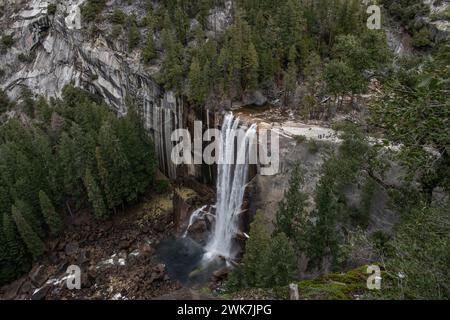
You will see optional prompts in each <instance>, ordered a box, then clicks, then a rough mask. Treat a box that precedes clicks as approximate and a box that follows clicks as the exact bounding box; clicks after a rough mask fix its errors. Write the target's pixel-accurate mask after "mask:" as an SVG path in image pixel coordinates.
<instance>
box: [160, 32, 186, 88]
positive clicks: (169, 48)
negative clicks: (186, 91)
mask: <svg viewBox="0 0 450 320" xmlns="http://www.w3.org/2000/svg"><path fill="white" fill-rule="evenodd" d="M162 38H163V44H164V48H165V56H164V60H163V65H162V71H161V81H162V82H163V83H164V86H165V88H166V89H169V90H176V91H178V92H179V91H180V90H181V82H182V79H183V55H182V54H183V47H182V45H181V43H179V42H178V41H176V40H175V38H174V35H173V32H172V31H171V30H168V29H165V30H163V35H162Z"/></svg>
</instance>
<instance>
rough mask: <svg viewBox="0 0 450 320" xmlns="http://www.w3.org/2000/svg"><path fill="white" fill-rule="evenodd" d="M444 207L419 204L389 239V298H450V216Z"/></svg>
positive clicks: (386, 290) (386, 294)
mask: <svg viewBox="0 0 450 320" xmlns="http://www.w3.org/2000/svg"><path fill="white" fill-rule="evenodd" d="M449 212H450V211H449V207H448V204H446V205H444V206H443V207H428V206H427V205H423V204H422V205H421V206H417V207H416V208H414V209H413V211H412V212H411V213H410V216H409V217H408V218H407V219H406V220H405V221H404V222H403V223H402V224H401V225H400V227H399V230H398V232H397V234H396V235H395V238H394V239H393V240H392V242H391V243H390V245H391V247H392V248H393V254H392V255H391V256H388V257H387V259H386V272H387V273H388V277H387V278H386V279H385V280H386V281H385V282H384V287H383V290H381V291H380V292H379V294H376V295H375V296H374V297H381V298H388V299H445V300H447V299H449V297H450V286H449V284H450V273H449V270H448V266H449V263H450V254H449V250H448V248H449V245H450V224H449V221H450V219H449V218H450V217H449Z"/></svg>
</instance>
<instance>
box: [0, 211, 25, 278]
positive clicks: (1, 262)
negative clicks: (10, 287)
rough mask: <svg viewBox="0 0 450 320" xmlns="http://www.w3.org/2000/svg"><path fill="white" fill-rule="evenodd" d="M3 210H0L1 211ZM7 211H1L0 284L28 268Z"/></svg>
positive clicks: (22, 245)
mask: <svg viewBox="0 0 450 320" xmlns="http://www.w3.org/2000/svg"><path fill="white" fill-rule="evenodd" d="M3 210H5V209H4V208H2V211H3ZM8 212H9V211H3V216H2V221H1V226H2V228H1V229H0V240H1V241H0V249H2V250H0V257H1V258H2V259H0V283H2V284H3V283H6V282H8V281H10V280H13V279H14V278H16V277H17V276H19V275H21V274H22V273H24V272H26V271H27V269H28V268H29V267H30V261H29V259H28V257H27V253H26V248H25V246H24V244H23V242H22V240H21V238H20V235H19V233H18V231H17V227H16V225H15V224H14V221H13V220H12V218H11V216H10V214H9V213H8Z"/></svg>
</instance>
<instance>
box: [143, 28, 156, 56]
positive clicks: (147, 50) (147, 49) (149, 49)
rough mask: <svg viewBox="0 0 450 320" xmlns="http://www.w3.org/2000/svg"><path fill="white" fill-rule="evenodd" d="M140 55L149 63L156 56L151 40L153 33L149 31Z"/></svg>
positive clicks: (153, 43) (153, 42)
mask: <svg viewBox="0 0 450 320" xmlns="http://www.w3.org/2000/svg"><path fill="white" fill-rule="evenodd" d="M142 56H143V58H144V62H145V63H149V62H150V61H152V60H153V59H155V58H156V49H155V41H154V40H153V34H152V33H149V35H148V39H147V45H146V46H145V48H144V49H143V52H142Z"/></svg>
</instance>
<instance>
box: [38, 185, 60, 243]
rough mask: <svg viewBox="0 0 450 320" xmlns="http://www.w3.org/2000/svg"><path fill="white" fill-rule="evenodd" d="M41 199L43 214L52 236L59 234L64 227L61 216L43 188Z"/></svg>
mask: <svg viewBox="0 0 450 320" xmlns="http://www.w3.org/2000/svg"><path fill="white" fill-rule="evenodd" d="M39 200H40V203H41V210H42V215H43V216H44V219H45V222H46V223H47V225H48V226H49V228H50V234H51V235H52V236H56V235H58V234H59V233H60V232H61V230H62V228H63V223H62V221H61V217H60V216H59V215H58V213H57V212H56V210H55V207H54V206H53V204H52V202H51V200H50V199H49V198H48V196H47V195H46V194H45V192H44V191H42V190H41V191H39Z"/></svg>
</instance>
